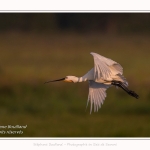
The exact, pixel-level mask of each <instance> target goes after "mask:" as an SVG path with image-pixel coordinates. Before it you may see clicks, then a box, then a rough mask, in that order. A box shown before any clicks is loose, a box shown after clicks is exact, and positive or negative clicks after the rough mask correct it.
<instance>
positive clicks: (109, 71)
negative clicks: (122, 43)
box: [46, 52, 138, 112]
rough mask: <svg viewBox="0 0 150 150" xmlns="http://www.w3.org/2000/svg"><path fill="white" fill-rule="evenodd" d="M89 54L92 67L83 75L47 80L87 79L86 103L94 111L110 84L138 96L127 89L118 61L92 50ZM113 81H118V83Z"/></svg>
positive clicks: (68, 80)
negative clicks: (91, 58) (92, 60)
mask: <svg viewBox="0 0 150 150" xmlns="http://www.w3.org/2000/svg"><path fill="white" fill-rule="evenodd" d="M91 55H92V56H93V58H94V68H92V69H91V70H90V71H88V72H87V73H86V74H85V75H84V76H82V77H76V76H66V77H65V78H61V79H57V80H53V81H49V82H55V81H62V80H64V81H66V82H73V83H77V82H83V81H89V94H88V101H87V104H88V103H89V101H90V103H91V108H90V112H92V108H93V107H94V111H98V109H99V108H100V107H101V105H102V104H103V102H104V100H105V98H106V90H107V89H108V88H109V87H111V86H112V85H115V86H119V87H121V88H122V89H123V90H125V91H126V92H127V93H128V94H130V95H131V96H133V97H136V98H138V95H137V94H136V93H135V92H133V91H130V90H128V89H127V86H128V82H127V81H126V79H125V78H124V76H123V68H122V66H121V65H120V64H119V63H117V62H115V61H113V60H111V59H109V58H106V57H104V56H101V55H99V54H97V53H93V52H92V53H91ZM46 83H48V82H46ZM115 83H118V84H120V85H118V84H115Z"/></svg>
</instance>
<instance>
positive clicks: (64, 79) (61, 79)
mask: <svg viewBox="0 0 150 150" xmlns="http://www.w3.org/2000/svg"><path fill="white" fill-rule="evenodd" d="M63 80H65V78H61V79H57V80H51V81H47V82H45V83H49V82H57V81H63ZM45 83H44V84H45Z"/></svg>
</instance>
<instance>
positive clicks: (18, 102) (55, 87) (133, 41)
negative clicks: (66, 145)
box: [0, 13, 150, 137]
mask: <svg viewBox="0 0 150 150" xmlns="http://www.w3.org/2000/svg"><path fill="white" fill-rule="evenodd" d="M80 15H81V18H80V17H79V16H80ZM130 15H131V16H130ZM25 16H26V19H25ZM50 16H51V19H52V18H53V19H54V20H55V21H54V20H53V19H52V20H53V21H52V20H49V19H46V18H49V17H50ZM64 16H69V17H70V18H66V22H65V21H62V22H63V23H62V22H61V20H63V18H64ZM85 16H86V17H85ZM88 16H89V17H90V18H91V19H93V16H96V17H99V20H101V22H102V20H103V21H104V20H107V19H105V17H106V18H112V20H113V21H114V22H116V24H117V25H118V24H121V25H120V26H118V27H117V28H116V27H115V28H116V29H115V28H113V30H111V29H109V30H111V31H109V33H111V34H109V33H108V32H107V31H108V29H107V30H106V32H105V33H104V32H102V30H103V27H100V29H99V30H98V29H96V27H98V26H99V25H97V21H96V19H95V21H94V19H93V24H92V21H89V20H88ZM115 16H116V17H115ZM133 16H134V18H132V17H133ZM137 16H139V18H141V21H140V19H139V18H138V17H137ZM141 16H145V18H144V17H141ZM146 16H147V17H146ZM16 17H17V19H16ZM36 17H37V18H36ZM78 17H79V18H78ZM84 17H85V20H84V19H83V18H84ZM96 17H95V18H96ZM113 17H114V19H113ZM117 17H118V18H121V21H122V20H123V21H124V23H125V22H126V25H127V24H128V25H127V26H128V28H126V29H127V30H125V25H124V26H122V25H123V22H121V21H117V19H115V18H117ZM0 18H1V20H3V21H2V23H1V25H0V26H1V27H0V31H1V32H0V46H1V48H0V120H1V121H0V125H1V126H3V125H27V128H26V129H23V132H24V133H23V134H21V135H18V134H14V135H12V134H7V135H6V134H0V136H4V137H8V136H15V137H149V136H150V117H149V116H150V84H149V83H150V79H149V75H150V69H149V66H150V59H149V58H150V55H149V49H150V42H149V41H150V36H149V35H148V32H149V29H148V24H149V14H42V13H41V14H0ZM126 18H127V19H126ZM129 18H130V19H129ZM146 18H147V20H146ZM68 19H69V20H68ZM91 19H90V20H91ZM58 20H59V21H58ZM125 20H126V21H125ZM136 21H137V22H138V23H137V22H136ZM43 22H44V23H43ZM58 22H59V23H58ZM67 22H69V23H67ZM77 22H78V24H77ZM81 22H83V23H81ZM89 22H90V24H91V25H88V23H89ZM99 22H100V21H98V24H99ZM135 22H136V23H135ZM141 22H142V23H141ZM42 23H43V24H42ZM62 24H64V25H62ZM73 24H74V25H73ZM81 24H82V28H80V29H78V28H77V26H79V27H81ZM48 26H49V27H48ZM60 26H61V27H60ZM64 26H65V27H64ZM84 26H85V30H84ZM136 27H137V28H136ZM48 28H49V29H48ZM71 28H72V29H71ZM73 28H74V29H73ZM123 28H124V29H123ZM133 28H135V29H134V30H133ZM51 29H55V30H53V31H50V30H51ZM70 29H71V30H74V31H75V32H73V31H71V30H70ZM114 29H115V30H114ZM129 29H132V31H130V32H129ZM140 29H141V30H140ZM36 30H37V31H36ZM87 30H89V32H88V31H87ZM93 30H95V31H97V32H95V31H94V32H91V31H93ZM116 30H117V33H120V34H116ZM121 30H122V31H124V33H125V31H127V33H126V34H121V33H122V31H121ZM136 30H139V32H140V33H139V32H135V31H136ZM45 31H47V32H45ZM58 31H59V32H58ZM70 31H71V32H70ZM76 31H78V32H76ZM80 31H83V32H80ZM112 31H113V32H112ZM114 31H115V32H114ZM133 32H134V34H133ZM92 51H93V52H96V53H99V54H101V55H103V56H106V57H108V58H111V59H113V60H115V61H117V62H119V63H120V64H121V65H122V66H123V68H124V75H125V77H126V78H127V80H128V82H129V89H131V90H134V91H136V92H137V93H138V94H139V96H140V99H138V100H137V99H134V98H133V97H131V96H129V95H127V94H126V93H125V92H124V91H123V90H121V89H116V88H115V87H112V88H110V89H108V90H107V98H106V100H105V101H104V105H102V108H101V109H100V110H99V112H98V113H92V114H91V115H90V111H89V106H88V108H87V109H86V103H87V96H88V83H87V82H85V83H77V84H73V83H65V82H56V83H51V84H47V85H45V84H44V82H45V81H48V80H51V79H57V78H62V77H65V76H66V75H75V76H82V75H84V74H85V73H86V72H87V71H88V70H90V69H91V68H92V67H93V58H92V56H91V55H90V54H89V53H90V52H92ZM0 130H1V129H0ZM12 130H13V129H12ZM16 130H20V129H16Z"/></svg>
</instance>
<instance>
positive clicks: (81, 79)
mask: <svg viewBox="0 0 150 150" xmlns="http://www.w3.org/2000/svg"><path fill="white" fill-rule="evenodd" d="M85 81H87V78H86V77H84V76H83V77H78V82H85Z"/></svg>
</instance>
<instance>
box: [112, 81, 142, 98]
mask: <svg viewBox="0 0 150 150" xmlns="http://www.w3.org/2000/svg"><path fill="white" fill-rule="evenodd" d="M111 84H112V85H115V86H118V87H120V88H122V89H123V90H124V91H126V92H127V93H128V94H129V95H131V96H133V97H135V98H137V99H138V98H139V96H138V95H137V94H136V93H135V92H134V91H131V90H129V89H128V88H127V87H126V86H125V85H124V84H123V83H122V82H121V81H115V80H113V81H112V82H111Z"/></svg>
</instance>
